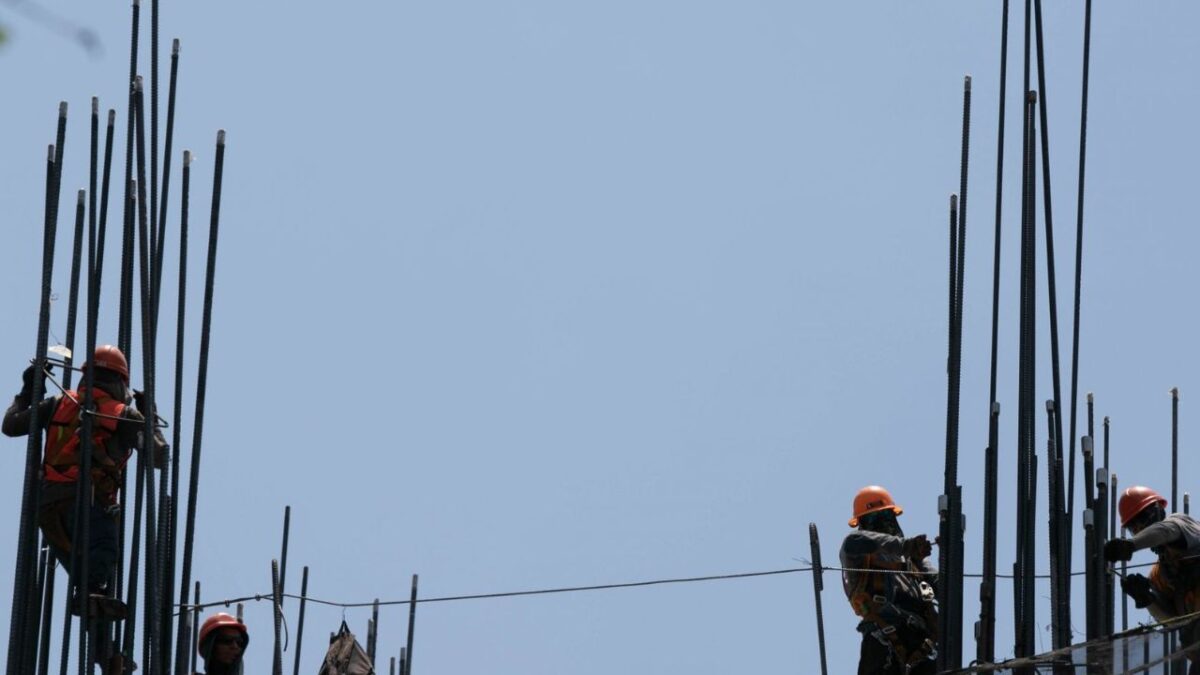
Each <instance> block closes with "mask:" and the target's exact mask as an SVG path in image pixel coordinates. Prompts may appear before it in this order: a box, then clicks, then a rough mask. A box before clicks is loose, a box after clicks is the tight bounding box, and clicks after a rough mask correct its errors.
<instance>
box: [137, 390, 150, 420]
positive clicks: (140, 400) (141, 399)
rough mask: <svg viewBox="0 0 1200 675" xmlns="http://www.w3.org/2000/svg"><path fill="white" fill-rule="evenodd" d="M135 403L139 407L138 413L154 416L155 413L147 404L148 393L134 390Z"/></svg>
mask: <svg viewBox="0 0 1200 675" xmlns="http://www.w3.org/2000/svg"><path fill="white" fill-rule="evenodd" d="M133 403H134V405H136V406H137V409H138V411H140V412H142V413H143V414H146V415H152V414H154V412H155V411H152V410H150V409H149V408H148V407H147V406H149V404H148V403H147V402H146V392H144V391H138V390H137V389H134V390H133ZM151 407H155V406H151Z"/></svg>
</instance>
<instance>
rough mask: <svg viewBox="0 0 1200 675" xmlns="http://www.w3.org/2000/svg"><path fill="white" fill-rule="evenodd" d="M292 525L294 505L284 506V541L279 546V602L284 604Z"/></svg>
mask: <svg viewBox="0 0 1200 675" xmlns="http://www.w3.org/2000/svg"><path fill="white" fill-rule="evenodd" d="M291 525H292V507H291V506H290V505H289V506H284V507H283V543H282V544H281V545H280V547H279V602H280V605H281V606H282V604H283V594H284V590H285V588H286V586H285V585H284V584H285V582H286V581H287V559H288V533H289V531H290V530H291Z"/></svg>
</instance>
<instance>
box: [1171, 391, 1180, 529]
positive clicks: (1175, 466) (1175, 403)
mask: <svg viewBox="0 0 1200 675" xmlns="http://www.w3.org/2000/svg"><path fill="white" fill-rule="evenodd" d="M1171 511H1173V512H1176V513H1177V512H1178V511H1179V387H1171Z"/></svg>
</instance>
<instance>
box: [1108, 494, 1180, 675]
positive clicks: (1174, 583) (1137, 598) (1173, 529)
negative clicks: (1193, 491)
mask: <svg viewBox="0 0 1200 675" xmlns="http://www.w3.org/2000/svg"><path fill="white" fill-rule="evenodd" d="M1166 506H1167V500H1166V498H1165V497H1163V496H1162V495H1160V494H1158V493H1157V492H1155V491H1154V490H1152V489H1150V488H1148V487H1143V486H1140V485H1135V486H1134V487H1130V488H1125V491H1124V492H1123V493H1122V494H1121V500H1120V502H1118V504H1117V509H1118V511H1119V512H1120V514H1121V526H1122V527H1124V528H1126V529H1128V530H1129V531H1130V532H1131V533H1132V534H1133V538H1132V539H1125V538H1116V539H1110V540H1109V541H1108V542H1107V543H1105V545H1104V558H1105V560H1108V561H1109V562H1121V561H1124V560H1130V559H1132V558H1133V554H1134V552H1136V551H1141V550H1143V549H1147V548H1148V549H1150V550H1151V551H1153V552H1154V553H1156V554H1158V562H1156V563H1154V566H1153V567H1151V568H1150V577H1149V578H1146V577H1145V576H1143V575H1141V574H1130V575H1127V576H1126V577H1124V578H1123V579H1121V590H1123V591H1125V594H1126V595H1128V596H1129V597H1131V598H1133V601H1134V604H1136V605H1137V606H1138V608H1139V609H1148V610H1149V611H1150V614H1151V615H1152V616H1153V617H1154V618H1155V619H1157V620H1159V621H1166V620H1168V619H1172V618H1174V617H1179V616H1186V615H1188V614H1194V613H1196V612H1198V611H1200V523H1198V522H1196V520H1194V519H1193V518H1192V517H1191V516H1189V515H1186V514H1183V513H1172V514H1170V515H1168V514H1167V511H1166ZM1182 634H1183V638H1184V645H1185V646H1186V645H1191V644H1195V643H1196V642H1200V630H1198V627H1197V626H1196V624H1195V623H1192V624H1189V625H1188V626H1187V627H1186V628H1184V629H1183V630H1182ZM1188 658H1189V659H1190V660H1192V668H1191V669H1192V672H1197V673H1200V653H1196V652H1193V653H1192V654H1191V655H1189V657H1188Z"/></svg>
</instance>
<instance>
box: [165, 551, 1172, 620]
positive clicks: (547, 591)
mask: <svg viewBox="0 0 1200 675" xmlns="http://www.w3.org/2000/svg"><path fill="white" fill-rule="evenodd" d="M805 562H806V563H807V562H808V561H805ZM1153 564H1154V563H1144V564H1140V565H1129V566H1128V568H1129V569H1133V568H1138V567H1148V566H1150V565H1153ZM813 571H821V572H862V573H872V572H874V573H882V574H913V575H922V576H924V575H928V576H933V575H935V574H937V573H936V572H908V571H904V570H879V569H863V568H856V567H829V566H825V565H822V566H820V567H819V568H818V567H816V566H812V565H811V564H810V566H808V567H789V568H786V569H779V570H769V571H765V572H736V573H733V574H713V575H708V576H701V577H677V578H671V579H652V580H649V581H628V582H618V583H610V584H595V585H591V586H563V587H558V588H543V589H536V590H528V591H502V592H497V593H475V594H471V595H447V596H442V597H436V598H417V603H418V604H420V603H429V602H456V601H460V600H489V599H494V598H517V597H523V596H530V595H553V594H557V593H579V592H582V591H607V590H613V589H618V588H642V587H646V586H663V585H667V584H688V583H697V582H701V581H725V580H729V579H749V578H754V577H768V576H779V575H784V574H797V573H800V572H813ZM1083 574H1086V572H1072V573H1071V576H1081V575H1083ZM1050 576H1051V575H1049V574H1036V575H1034V578H1037V579H1049V578H1050ZM963 577H966V578H973V579H979V578H983V575H982V574H978V573H970V574H963ZM996 578H998V579H1012V578H1013V575H1011V574H997V575H996ZM283 597H285V598H292V599H295V600H304V601H307V602H312V603H316V604H318V605H327V606H329V607H341V608H343V609H350V608H357V607H373V606H375V605H376V602H375V601H373V600H372V601H370V602H339V601H336V600H325V599H322V598H314V597H312V596H304V595H296V594H293V593H284V594H283ZM269 599H271V594H270V593H258V594H255V595H247V596H243V597H240V598H229V599H226V600H215V601H213V602H205V603H200V604H185V605H178V604H177V605H175V607H176V608H177V609H182V610H200V609H207V608H209V607H221V606H225V607H228V606H229V605H232V604H234V603H238V602H248V601H255V602H259V601H262V600H269ZM411 602H412V601H411V600H380V601H379V602H378V605H379V606H380V607H387V606H390V605H408V604H411Z"/></svg>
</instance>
